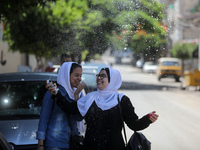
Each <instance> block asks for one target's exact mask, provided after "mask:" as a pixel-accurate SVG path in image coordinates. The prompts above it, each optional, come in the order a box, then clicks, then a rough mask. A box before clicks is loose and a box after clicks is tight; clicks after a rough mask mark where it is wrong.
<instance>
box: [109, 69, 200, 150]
mask: <svg viewBox="0 0 200 150" xmlns="http://www.w3.org/2000/svg"><path fill="white" fill-rule="evenodd" d="M113 68H116V69H118V70H119V71H120V72H121V74H122V80H123V84H122V87H121V89H120V91H119V92H123V93H124V94H126V95H127V96H128V97H129V98H130V99H131V101H132V104H133V105H134V107H135V108H136V113H137V114H138V116H139V117H142V116H143V115H145V114H147V113H149V112H151V111H153V110H156V111H157V113H158V114H159V119H158V120H157V122H155V123H154V124H152V125H150V127H149V128H147V129H145V130H143V131H142V132H143V133H144V134H145V136H146V137H147V138H148V139H149V140H150V141H151V142H152V150H199V149H200V144H199V140H200V109H199V108H200V98H199V97H200V91H194V89H190V90H189V91H184V90H180V85H181V84H180V83H179V82H178V83H177V82H174V80H173V79H163V80H161V82H159V81H157V78H156V76H155V75H154V74H145V73H142V72H141V71H140V70H139V69H137V68H134V67H131V66H125V65H113ZM126 130H127V135H128V137H130V136H131V134H132V133H133V132H132V131H131V130H129V129H128V128H126Z"/></svg>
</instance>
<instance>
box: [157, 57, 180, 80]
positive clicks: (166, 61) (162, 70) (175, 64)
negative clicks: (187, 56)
mask: <svg viewBox="0 0 200 150" xmlns="http://www.w3.org/2000/svg"><path fill="white" fill-rule="evenodd" d="M156 74H157V77H158V80H159V81H160V79H161V78H166V77H172V78H174V79H175V80H176V82H179V81H180V80H179V79H180V77H181V74H182V65H181V60H180V59H178V58H172V57H162V58H160V59H158V69H157V72H156Z"/></svg>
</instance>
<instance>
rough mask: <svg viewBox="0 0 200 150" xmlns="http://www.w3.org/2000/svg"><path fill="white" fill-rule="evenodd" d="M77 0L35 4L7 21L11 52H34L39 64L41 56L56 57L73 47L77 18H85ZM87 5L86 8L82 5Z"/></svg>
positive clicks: (5, 34) (7, 37)
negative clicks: (73, 28)
mask: <svg viewBox="0 0 200 150" xmlns="http://www.w3.org/2000/svg"><path fill="white" fill-rule="evenodd" d="M79 4H80V3H78V1H74V2H73V1H72V0H71V1H68V3H66V2H65V1H57V2H56V3H54V4H51V3H50V4H48V5H47V6H46V7H41V6H39V7H36V8H31V9H29V10H26V11H25V12H24V13H22V14H18V15H16V18H15V19H13V20H8V21H7V22H6V30H5V32H4V40H7V41H8V42H9V46H10V50H11V51H18V50H19V51H20V52H21V53H26V54H34V55H35V56H36V60H37V62H38V64H39V63H40V62H41V58H42V57H45V58H50V57H52V56H57V55H59V54H60V53H62V52H63V51H64V50H73V48H72V46H71V45H76V44H75V43H73V44H72V42H71V41H76V40H74V37H75V34H74V32H73V30H71V27H72V23H73V21H74V20H77V19H80V17H82V14H80V13H81V11H80V10H81V9H80V8H79ZM81 8H84V7H81Z"/></svg>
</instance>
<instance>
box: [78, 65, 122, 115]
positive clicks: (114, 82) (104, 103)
mask: <svg viewBox="0 0 200 150" xmlns="http://www.w3.org/2000/svg"><path fill="white" fill-rule="evenodd" d="M109 72H110V82H109V84H108V86H107V87H106V88H105V89H103V90H100V89H97V91H95V92H91V93H88V94H87V95H86V96H84V97H82V98H80V99H79V100H78V108H79V111H80V113H81V115H82V116H85V114H86V113H87V111H88V109H89V108H90V106H91V105H92V103H93V102H94V101H95V102H96V104H97V106H98V107H99V108H101V109H102V110H108V109H110V108H112V107H114V106H116V105H117V104H118V95H119V98H120V100H121V98H122V96H123V95H124V94H123V93H120V94H119V93H118V92H117V90H118V89H119V88H120V86H121V84H122V80H121V74H120V72H119V71H118V70H116V69H113V68H109Z"/></svg>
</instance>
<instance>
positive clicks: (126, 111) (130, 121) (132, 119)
mask: <svg viewBox="0 0 200 150" xmlns="http://www.w3.org/2000/svg"><path fill="white" fill-rule="evenodd" d="M121 108H122V115H123V119H124V122H125V123H126V124H127V126H128V127H129V128H130V129H132V130H134V131H139V130H143V129H145V128H147V127H148V126H149V125H150V124H151V123H152V122H151V121H150V120H149V118H148V115H145V116H143V117H142V118H140V119H139V118H138V116H137V114H136V113H135V108H134V107H133V105H132V103H131V101H130V99H129V98H128V97H127V96H125V95H124V96H123V97H122V100H121Z"/></svg>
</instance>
